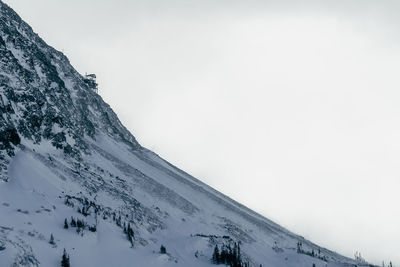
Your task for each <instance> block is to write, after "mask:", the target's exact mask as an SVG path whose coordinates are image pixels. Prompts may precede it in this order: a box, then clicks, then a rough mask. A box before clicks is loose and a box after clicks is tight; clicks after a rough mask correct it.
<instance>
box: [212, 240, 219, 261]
mask: <svg viewBox="0 0 400 267" xmlns="http://www.w3.org/2000/svg"><path fill="white" fill-rule="evenodd" d="M211 261H212V263H214V264H220V255H219V249H218V245H215V248H214V253H213V255H212V259H211Z"/></svg>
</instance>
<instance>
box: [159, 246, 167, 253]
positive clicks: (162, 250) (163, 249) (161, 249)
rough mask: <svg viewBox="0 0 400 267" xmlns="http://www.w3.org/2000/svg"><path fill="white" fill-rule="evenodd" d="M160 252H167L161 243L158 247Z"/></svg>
mask: <svg viewBox="0 0 400 267" xmlns="http://www.w3.org/2000/svg"><path fill="white" fill-rule="evenodd" d="M160 253H161V254H166V253H167V249H166V248H165V247H164V246H163V245H161V247H160Z"/></svg>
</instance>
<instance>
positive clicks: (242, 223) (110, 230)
mask: <svg viewBox="0 0 400 267" xmlns="http://www.w3.org/2000/svg"><path fill="white" fill-rule="evenodd" d="M0 95H1V97H0V115H1V116H0V174H1V176H0V177H1V179H0V266H57V265H59V264H60V262H61V257H62V254H63V251H64V249H65V250H66V253H67V254H69V256H70V261H71V266H97V267H98V266H213V265H214V264H215V263H227V264H228V263H229V262H230V264H233V259H235V262H236V263H239V264H241V265H244V264H247V266H260V264H263V266H274V267H280V266H282V267H283V266H300V267H302V266H307V267H311V266H313V264H316V266H349V265H351V264H358V266H361V265H363V264H365V263H361V262H356V261H353V260H351V259H349V258H346V257H343V256H341V255H338V254H337V253H334V252H332V251H330V250H327V249H324V248H321V247H319V246H317V245H315V244H313V243H312V242H309V241H307V240H305V239H304V238H302V237H300V236H297V235H295V234H293V233H291V232H289V231H287V230H286V229H284V228H282V227H280V226H279V225H277V224H275V223H273V222H272V221H270V220H268V219H266V218H264V217H263V216H261V215H259V214H257V213H255V212H253V211H251V210H250V209H248V208H246V207H244V206H243V205H241V204H239V203H237V202H235V201H233V200H232V199H230V198H229V197H227V196H224V195H223V194H221V193H219V192H217V191H216V190H214V189H212V188H210V187H209V186H207V185H205V184H203V183H202V182H200V181H199V180H197V179H195V178H194V177H192V176H190V175H188V174H187V173H185V172H183V171H181V170H179V169H178V168H176V167H175V166H173V165H171V164H170V163H168V162H167V161H165V160H163V159H161V158H160V157H158V156H157V155H156V154H154V153H152V152H151V151H149V150H147V149H145V148H143V147H141V146H140V145H139V144H138V142H137V141H136V140H135V138H134V137H133V135H132V134H131V133H130V132H129V131H127V130H126V129H125V127H124V126H123V125H122V124H121V123H120V121H119V120H118V118H117V116H116V115H115V113H114V112H113V111H112V110H111V108H110V107H109V106H108V105H107V104H106V103H104V102H103V100H102V99H101V97H100V96H99V95H97V94H96V93H94V92H93V91H92V90H91V89H90V88H89V87H88V85H87V83H85V81H84V77H82V76H81V75H80V74H79V73H78V72H76V70H74V68H73V67H72V66H71V65H70V63H69V61H68V59H67V58H66V57H65V56H64V55H63V54H62V53H60V52H59V51H57V50H55V49H53V48H51V47H50V46H48V45H47V44H46V43H45V42H44V41H43V40H42V39H40V38H39V36H38V35H37V34H35V33H34V32H33V31H32V29H31V27H30V26H29V25H27V24H26V23H25V22H23V21H22V20H21V18H20V17H19V16H18V15H17V14H16V13H15V12H14V11H13V10H11V9H10V8H9V7H8V6H7V5H5V4H4V3H2V2H1V1H0ZM161 246H162V247H164V249H161V250H160V247H161ZM215 248H218V250H219V251H220V252H221V253H220V254H224V255H225V256H224V257H225V258H223V257H222V256H221V255H220V256H221V257H217V258H214V262H213V261H212V254H213V252H214V251H215ZM222 252H224V253H222ZM239 255H240V256H239ZM228 258H229V260H228ZM236 266H240V265H236Z"/></svg>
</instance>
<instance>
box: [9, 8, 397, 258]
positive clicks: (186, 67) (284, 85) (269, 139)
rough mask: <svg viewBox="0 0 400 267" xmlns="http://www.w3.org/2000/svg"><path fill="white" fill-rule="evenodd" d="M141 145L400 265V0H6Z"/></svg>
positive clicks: (256, 204)
mask: <svg viewBox="0 0 400 267" xmlns="http://www.w3.org/2000/svg"><path fill="white" fill-rule="evenodd" d="M5 2H6V3H8V4H9V5H10V6H11V7H13V8H14V9H15V10H16V11H17V12H18V13H19V14H20V15H21V16H22V18H23V19H25V20H26V21H27V22H28V23H29V24H30V25H31V26H32V27H33V29H34V30H35V31H36V32H37V33H39V35H40V36H41V37H42V38H44V39H45V41H46V42H48V43H49V44H50V45H52V46H54V47H55V48H57V49H58V50H61V51H63V52H64V53H65V54H66V55H67V56H68V57H69V58H70V61H71V63H72V64H73V65H74V66H75V67H76V68H77V70H78V71H80V72H81V73H84V72H94V73H96V74H97V75H98V81H99V83H100V87H99V90H100V94H101V95H102V97H103V98H104V99H105V101H106V102H108V103H109V104H110V105H111V106H112V107H113V109H114V110H115V111H116V113H117V114H118V115H119V117H120V119H121V120H122V121H123V123H124V124H125V125H126V126H127V128H129V129H130V130H131V131H132V133H133V134H134V135H135V136H136V137H137V139H138V140H139V142H140V143H141V144H142V145H144V146H146V147H148V148H150V149H152V150H154V151H155V152H157V153H158V154H160V155H161V156H163V157H164V158H166V159H167V160H169V161H170V162H172V163H173V164H175V165H177V166H178V167H180V168H182V169H183V170H185V171H187V172H189V173H191V174H193V175H194V176H196V177H197V178H199V179H201V180H203V181H204V182H206V183H207V184H209V185H211V186H213V187H215V188H216V189H218V190H220V191H222V192H223V193H225V194H227V195H229V196H231V197H233V198H234V199H236V200H238V201H240V202H242V203H244V204H246V205H247V206H249V207H251V208H253V209H255V210H256V211H258V212H260V213H261V214H263V215H265V216H266V217H269V218H270V219H273V220H275V221H276V222H278V223H279V224H281V225H283V226H285V227H287V228H288V229H290V230H292V231H294V232H296V233H298V234H300V235H303V236H304V237H306V238H308V239H311V240H312V241H314V242H317V243H318V244H320V245H323V246H326V247H328V248H330V249H333V250H336V251H338V252H340V253H342V254H345V255H347V256H350V257H352V256H353V255H354V252H355V251H356V250H358V251H361V253H362V255H363V256H364V257H365V258H366V259H367V260H369V261H372V262H374V263H380V262H382V260H385V262H387V261H389V260H393V261H394V262H395V263H397V265H400V208H399V203H400V195H399V189H400V180H399V177H400V164H399V163H400V90H399V88H400V81H399V77H400V76H399V75H398V71H399V70H400V66H399V65H400V39H399V38H400V34H399V30H400V16H399V14H400V1H368V0H363V1H361V0H360V1H340V0H339V1H309V0H307V1H301V4H300V1H278V0H271V1H252V0H250V1H244V0H243V1H238V0H231V1H227V0H226V1H225V0H216V1H211V0H210V1H208V0H203V1H195V0H172V1H163V0H149V1H128V0H114V1H103V0H85V1H82V0H79V1H78V0H69V1H65V0H64V1H63V0H35V1H33V0H6V1H5Z"/></svg>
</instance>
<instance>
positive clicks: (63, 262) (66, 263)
mask: <svg viewBox="0 0 400 267" xmlns="http://www.w3.org/2000/svg"><path fill="white" fill-rule="evenodd" d="M61 267H71V265H70V264H69V255H68V254H67V252H66V251H65V248H64V253H63V255H62V259H61Z"/></svg>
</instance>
